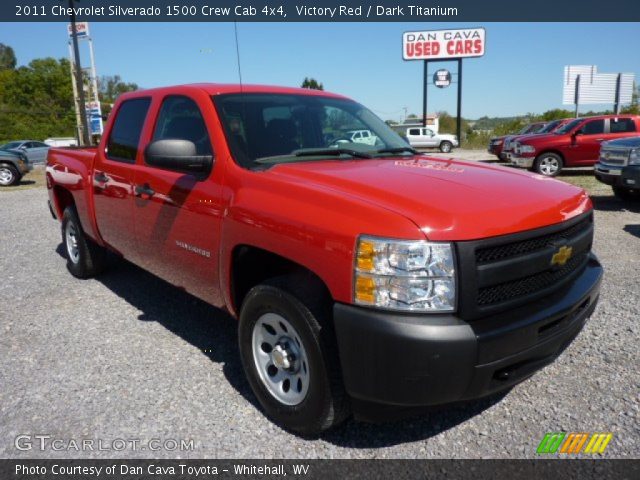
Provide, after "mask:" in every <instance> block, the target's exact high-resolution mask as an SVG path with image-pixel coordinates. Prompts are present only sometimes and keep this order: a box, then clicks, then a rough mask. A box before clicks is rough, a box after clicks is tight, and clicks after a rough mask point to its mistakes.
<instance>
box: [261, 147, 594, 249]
mask: <svg viewBox="0 0 640 480" xmlns="http://www.w3.org/2000/svg"><path fill="white" fill-rule="evenodd" d="M265 173H267V174H270V175H276V176H278V177H280V179H281V180H287V181H291V182H295V183H297V184H300V183H302V182H304V183H305V184H308V185H309V188H310V189H314V188H316V189H317V188H321V189H324V190H326V191H333V192H335V193H336V194H338V195H341V196H345V197H352V198H353V197H355V198H357V199H358V200H360V201H364V202H367V203H371V204H375V205H377V206H379V207H380V208H383V209H385V210H389V211H392V212H395V213H397V214H400V215H403V216H404V217H406V218H408V219H409V220H411V221H413V222H414V223H415V224H416V225H417V226H418V228H420V230H422V231H423V232H424V234H425V235H426V236H427V238H428V239H430V240H442V241H444V240H450V241H453V240H472V239H479V238H487V237H493V236H497V235H504V234H508V233H515V232H519V231H524V230H530V229H534V228H539V227H543V226H547V225H551V224H554V223H560V222H562V221H565V220H567V219H569V218H571V217H574V216H576V215H579V214H580V213H583V212H585V211H587V210H589V209H590V208H591V201H590V200H589V197H588V196H587V194H586V193H585V192H584V190H582V189H581V188H578V187H574V186H572V185H569V184H567V183H564V182H561V181H559V180H555V179H552V178H548V177H544V176H541V175H536V174H532V173H529V172H522V171H520V170H515V169H511V168H507V167H500V166H493V165H489V164H483V163H478V162H471V161H461V160H451V159H440V158H437V157H427V156H418V157H411V158H409V159H407V158H397V157H395V158H384V159H373V160H325V161H312V162H300V163H290V164H280V165H277V166H274V167H272V168H271V169H269V171H268V172H265ZM380 221H384V215H381V216H380ZM362 233H375V232H362Z"/></svg>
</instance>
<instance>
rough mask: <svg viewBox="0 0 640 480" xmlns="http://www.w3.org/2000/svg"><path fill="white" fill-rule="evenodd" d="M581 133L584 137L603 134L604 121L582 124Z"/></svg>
mask: <svg viewBox="0 0 640 480" xmlns="http://www.w3.org/2000/svg"><path fill="white" fill-rule="evenodd" d="M582 133H583V134H585V135H597V134H599V133H604V120H592V121H590V122H587V123H585V124H584V127H582Z"/></svg>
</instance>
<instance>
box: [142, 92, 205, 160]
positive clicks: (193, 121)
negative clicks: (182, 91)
mask: <svg viewBox="0 0 640 480" xmlns="http://www.w3.org/2000/svg"><path fill="white" fill-rule="evenodd" d="M153 139H154V140H166V139H180V140H189V141H191V142H193V143H194V144H195V146H196V153H197V154H198V155H211V154H212V153H213V152H212V150H211V141H210V140H209V133H208V132H207V126H206V125H205V123H204V118H202V113H200V109H199V108H198V105H197V104H196V102H194V101H193V100H192V99H190V98H188V97H183V96H171V97H167V98H165V99H164V100H163V102H162V107H160V113H159V114H158V121H157V123H156V128H155V131H154V132H153Z"/></svg>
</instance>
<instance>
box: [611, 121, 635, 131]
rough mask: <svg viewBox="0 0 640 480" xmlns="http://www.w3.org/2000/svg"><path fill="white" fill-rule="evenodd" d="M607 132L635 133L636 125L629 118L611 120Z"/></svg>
mask: <svg viewBox="0 0 640 480" xmlns="http://www.w3.org/2000/svg"><path fill="white" fill-rule="evenodd" d="M609 131H610V132H611V133H626V132H635V131H636V124H635V122H634V121H633V119H631V118H612V119H611V120H610V121H609Z"/></svg>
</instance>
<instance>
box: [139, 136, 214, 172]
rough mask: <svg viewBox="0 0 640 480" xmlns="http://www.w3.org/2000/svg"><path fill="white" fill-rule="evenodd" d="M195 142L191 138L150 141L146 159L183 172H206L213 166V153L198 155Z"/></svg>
mask: <svg viewBox="0 0 640 480" xmlns="http://www.w3.org/2000/svg"><path fill="white" fill-rule="evenodd" d="M196 152H197V151H196V145H195V143H193V142H191V141H189V140H179V139H166V140H156V141H154V142H151V143H149V145H147V148H146V149H145V151H144V161H145V162H146V163H147V164H149V165H152V166H154V167H158V168H164V169H165V170H174V171H177V172H183V173H193V174H195V175H197V174H206V173H208V172H209V171H210V170H211V167H212V166H213V156H212V155H198V154H197V153H196Z"/></svg>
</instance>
